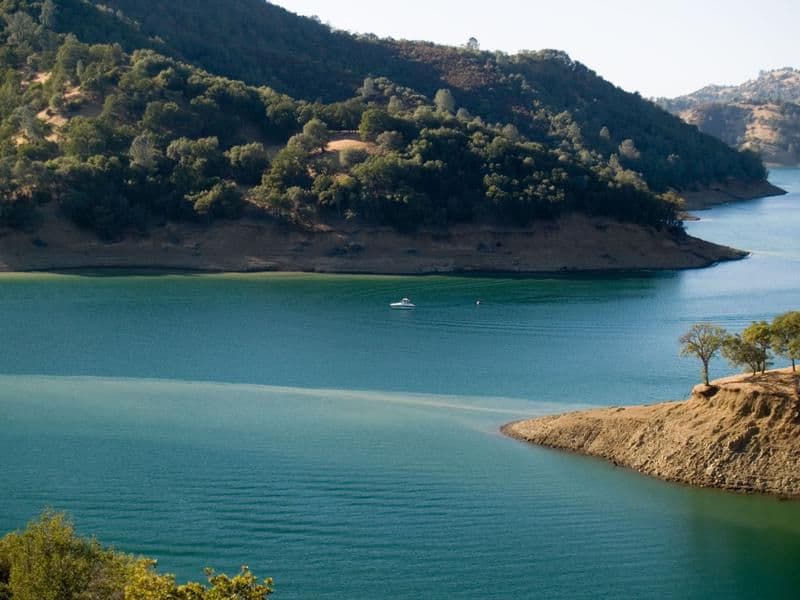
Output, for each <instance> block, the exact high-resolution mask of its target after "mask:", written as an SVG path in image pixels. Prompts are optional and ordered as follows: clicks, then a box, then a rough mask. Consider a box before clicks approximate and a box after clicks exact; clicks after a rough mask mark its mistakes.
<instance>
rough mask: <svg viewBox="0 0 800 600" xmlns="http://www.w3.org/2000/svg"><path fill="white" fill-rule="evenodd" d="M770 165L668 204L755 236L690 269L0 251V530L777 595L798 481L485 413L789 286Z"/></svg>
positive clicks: (559, 397)
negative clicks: (605, 444)
mask: <svg viewBox="0 0 800 600" xmlns="http://www.w3.org/2000/svg"><path fill="white" fill-rule="evenodd" d="M771 179H772V181H773V182H774V183H776V184H777V185H779V186H781V187H783V188H785V189H787V190H789V191H790V192H791V193H790V194H789V195H786V196H783V197H778V198H768V199H762V200H755V201H751V202H742V203H735V204H730V205H727V206H723V207H719V208H715V209H712V210H708V211H702V212H701V213H698V214H699V216H701V218H702V220H701V221H698V222H693V223H690V224H689V225H688V229H689V231H690V232H691V233H693V234H695V235H699V236H701V237H705V238H707V239H710V240H713V241H716V242H720V243H726V244H729V245H733V246H736V247H739V248H743V249H746V250H749V251H751V252H752V253H753V254H752V256H751V257H750V258H748V259H747V260H744V261H739V262H734V263H725V264H721V265H718V266H716V267H713V268H710V269H703V270H696V271H685V272H661V273H655V272H654V273H630V274H622V275H613V276H612V275H581V276H564V277H549V278H480V277H421V278H401V277H352V276H322V275H319V276H317V275H298V274H264V275H219V276H217V275H133V276H127V277H112V276H106V275H103V274H84V275H81V276H78V275H3V276H0V315H1V316H2V319H0V339H2V340H3V352H2V353H1V354H0V423H2V427H0V457H2V458H1V459H0V531H7V530H10V529H14V528H18V527H22V526H24V524H25V523H26V521H27V520H29V519H31V518H33V517H35V516H36V515H37V514H38V513H39V512H40V511H41V510H42V509H43V508H44V507H46V506H51V507H54V508H56V509H59V510H66V511H68V512H69V513H70V514H71V515H72V516H73V517H74V519H75V521H76V523H77V526H78V529H79V531H80V532H81V533H82V534H87V535H96V536H97V537H98V538H99V539H101V540H102V541H103V542H105V543H109V544H113V545H114V546H115V547H116V548H118V549H120V550H124V551H127V552H132V553H137V554H145V555H148V556H152V557H154V558H157V559H158V560H159V565H160V568H161V569H162V570H164V571H168V572H174V573H176V574H177V575H178V577H179V579H182V580H185V579H188V578H193V579H202V569H203V567H204V566H207V565H208V566H214V567H216V568H217V569H219V570H227V571H229V572H230V571H235V570H237V569H238V567H239V565H241V564H248V565H249V566H250V567H251V568H252V569H253V570H254V571H255V572H256V573H257V574H258V575H260V576H264V577H265V576H273V577H274V578H275V579H276V587H277V593H276V595H275V596H274V597H275V598H278V599H298V598H322V599H328V598H329V599H333V598H337V599H338V598H349V599H351V600H355V599H364V600H367V599H373V598H395V599H402V598H409V599H411V598H431V599H449V598H466V597H480V598H498V599H499V598H527V597H547V598H563V599H575V598H596V597H620V598H633V597H641V598H651V597H661V598H708V597H726V598H752V597H760V598H786V597H792V596H794V595H796V593H797V589H798V587H800V568H798V565H799V564H800V503H797V502H780V501H778V500H776V499H773V498H766V497H755V496H754V497H746V496H738V495H735V494H729V493H724V492H718V491H713V490H696V489H691V488H688V487H684V486H679V485H673V484H667V483H663V482H660V481H657V480H654V479H650V478H647V477H643V476H640V475H637V474H635V473H633V472H629V471H626V470H622V469H615V468H613V466H611V465H610V464H607V463H605V462H603V461H599V460H595V459H590V458H584V457H579V456H573V455H569V454H562V453H558V452H554V451H550V450H545V449H540V448H536V447H533V446H528V445H524V444H521V443H519V442H516V441H513V440H509V439H506V438H504V437H503V436H501V435H500V434H499V433H498V428H499V427H500V426H501V425H502V424H503V423H505V422H508V421H511V420H514V419H519V418H524V417H529V416H535V415H541V414H548V413H553V412H563V411H566V410H571V409H576V408H581V407H586V406H607V405H623V404H637V403H638V404H641V403H649V402H655V401H662V400H669V399H680V398H683V397H686V396H687V395H688V393H689V391H690V390H691V387H692V386H693V385H694V384H695V383H696V382H698V381H699V376H700V375H699V364H697V363H696V362H695V361H691V360H688V359H682V358H680V357H679V356H678V343H677V338H678V337H679V336H680V334H681V333H683V332H684V331H685V330H686V329H688V328H689V327H690V326H691V324H692V323H694V322H696V321H701V320H711V321H714V322H716V323H719V324H721V325H723V326H725V327H727V328H730V329H734V330H735V329H740V328H743V327H744V326H746V325H747V324H749V322H750V321H752V320H756V319H762V318H765V319H769V318H772V317H773V316H774V315H775V314H777V313H779V312H783V311H786V310H790V309H797V308H800V236H798V235H797V231H798V230H800V211H798V202H800V170H797V169H782V170H776V171H774V172H773V173H772V178H771ZM403 296H409V297H411V298H412V299H413V300H414V302H415V303H416V304H417V305H418V306H419V308H418V309H417V310H416V311H390V310H389V309H388V304H389V303H390V302H392V301H396V300H398V299H400V298H401V297H403ZM477 299H480V300H481V301H482V303H481V304H480V305H476V300H477ZM728 373H730V369H729V367H728V366H727V365H725V364H724V363H723V362H722V361H717V362H715V363H714V364H713V365H712V376H722V375H725V374H728Z"/></svg>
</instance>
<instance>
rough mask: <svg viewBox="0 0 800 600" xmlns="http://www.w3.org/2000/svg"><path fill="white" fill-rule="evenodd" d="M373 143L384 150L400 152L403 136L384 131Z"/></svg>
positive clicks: (403, 143)
mask: <svg viewBox="0 0 800 600" xmlns="http://www.w3.org/2000/svg"><path fill="white" fill-rule="evenodd" d="M375 141H376V142H377V143H378V145H379V146H380V147H381V148H383V149H384V150H393V151H396V150H401V149H402V148H403V146H404V145H405V142H404V140H403V134H402V133H400V132H399V131H384V132H383V133H382V134H380V135H379V136H378V137H377V138H376V139H375Z"/></svg>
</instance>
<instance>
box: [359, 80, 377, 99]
mask: <svg viewBox="0 0 800 600" xmlns="http://www.w3.org/2000/svg"><path fill="white" fill-rule="evenodd" d="M358 91H359V92H360V93H361V97H362V98H364V99H365V100H369V99H370V98H372V97H373V96H375V95H377V93H378V90H377V88H376V87H375V80H374V79H373V78H372V77H367V78H365V79H364V85H362V86H361V88H360V89H359V90H358Z"/></svg>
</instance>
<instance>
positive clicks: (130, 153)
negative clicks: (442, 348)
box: [0, 0, 765, 258]
mask: <svg viewBox="0 0 800 600" xmlns="http://www.w3.org/2000/svg"><path fill="white" fill-rule="evenodd" d="M0 16H2V18H3V21H4V22H5V28H4V30H3V32H2V38H3V41H4V45H3V49H2V52H0V64H2V66H3V80H2V85H0V192H1V193H0V225H5V226H7V227H15V228H18V229H22V230H26V231H35V230H36V229H37V227H41V226H42V223H43V222H44V221H46V220H47V219H51V220H52V219H53V218H56V219H57V218H62V217H65V218H67V219H70V220H71V221H72V222H73V223H74V224H75V225H77V226H78V227H81V228H83V229H86V230H89V231H92V232H94V233H96V234H97V235H98V236H99V237H100V238H102V239H104V240H106V241H116V240H120V239H123V238H125V237H128V236H132V235H133V236H147V235H148V234H149V233H150V232H152V231H153V230H154V228H161V229H162V230H163V228H164V227H165V226H166V225H168V224H169V223H180V222H185V223H193V224H198V225H202V226H204V227H210V226H212V224H213V223H215V222H218V221H220V220H231V219H239V218H245V219H249V220H255V221H258V220H266V221H269V222H272V223H278V224H282V225H285V226H288V227H290V228H294V229H295V230H301V231H321V230H332V229H335V230H344V229H347V228H351V227H353V226H359V225H363V226H369V227H390V228H393V229H395V230H397V231H401V232H412V231H415V230H417V229H419V228H427V229H429V230H433V229H439V230H448V229H449V228H452V227H454V226H456V225H462V224H463V225H469V226H483V225H489V226H491V227H495V228H504V227H505V228H508V227H511V228H513V227H517V228H524V227H527V226H529V225H530V224H531V223H533V222H535V221H539V220H556V219H559V218H561V217H565V216H567V215H569V214H571V213H582V214H584V215H588V216H589V217H598V218H600V217H603V218H607V217H610V218H613V219H617V220H621V221H624V222H628V223H634V224H637V225H639V226H642V227H650V228H654V229H655V230H660V231H666V232H668V233H669V235H670V236H672V238H673V240H677V239H678V238H680V236H681V235H682V233H681V224H680V221H679V214H680V202H679V196H678V194H677V193H676V192H677V191H682V190H694V191H697V190H702V189H707V188H708V187H710V186H722V187H725V186H727V185H732V184H736V185H739V186H742V185H743V186H745V187H747V186H748V185H751V184H753V185H756V186H758V184H760V183H763V181H764V177H765V171H764V168H763V165H762V164H761V163H760V161H759V160H758V159H757V158H756V157H755V156H754V155H752V154H750V153H747V152H745V153H740V152H736V151H733V150H731V149H730V148H728V147H727V146H726V145H725V144H723V143H721V142H719V141H717V140H715V139H713V138H712V137H710V136H706V135H703V134H700V133H698V132H697V130H696V129H695V128H693V127H690V126H688V125H685V124H683V123H681V122H680V121H679V120H678V119H676V118H675V117H672V116H670V115H669V114H667V113H666V112H664V111H663V110H661V109H659V108H657V107H655V106H653V105H652V104H651V103H649V102H647V101H644V100H642V99H641V98H639V97H638V96H636V95H632V94H627V93H625V92H623V91H622V90H620V89H618V88H616V87H614V86H613V85H611V84H609V83H608V82H606V81H604V80H602V79H601V78H599V77H597V76H596V75H595V74H594V73H593V72H592V71H591V70H589V69H588V68H587V67H585V66H583V65H581V64H579V63H576V62H574V61H572V60H571V59H570V58H569V57H568V56H566V55H565V54H563V53H560V52H555V51H542V52H535V53H531V52H525V53H521V54H518V55H514V56H508V55H503V54H495V53H486V52H480V51H478V50H477V49H475V48H471V49H465V48H448V47H443V46H436V45H434V44H429V43H423V42H398V41H394V40H380V39H377V38H374V37H369V36H367V37H356V36H352V35H350V34H347V33H343V32H336V31H332V30H331V29H329V28H328V27H326V26H324V25H321V24H319V23H317V22H315V21H313V20H311V19H305V18H301V17H297V16H295V15H292V14H291V13H288V12H286V11H284V10H282V9H279V8H277V7H275V6H272V5H270V4H267V3H264V2H262V1H261V0H231V1H230V2H226V3H209V2H199V1H190V0H182V1H176V2H161V1H156V0H149V1H147V2H144V1H142V0H138V1H134V0H119V1H109V2H105V3H102V4H101V3H98V2H91V1H89V0H2V1H0ZM210 69H213V70H214V72H211V71H210ZM235 77H241V78H246V79H247V82H245V81H242V80H238V79H234V78H235ZM52 206H56V207H57V210H52ZM32 239H33V241H34V242H35V244H34V246H35V247H37V248H40V247H41V243H40V242H42V243H45V244H46V243H47V240H39V241H36V238H35V237H34V238H32ZM28 250H29V248H28ZM25 251H26V250H25V249H21V248H20V249H17V250H16V252H18V253H20V252H21V253H24V252H25ZM723 256H726V253H725V252H722V253H721V254H720V255H719V257H720V258H721V257H723Z"/></svg>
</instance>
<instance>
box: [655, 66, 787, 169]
mask: <svg viewBox="0 0 800 600" xmlns="http://www.w3.org/2000/svg"><path fill="white" fill-rule="evenodd" d="M659 104H661V105H662V106H663V107H664V108H666V109H667V110H670V111H672V112H673V113H675V114H677V115H678V116H680V117H681V119H683V120H684V121H686V122H687V123H690V124H692V125H695V126H697V127H698V128H699V129H700V130H701V131H703V132H704V133H707V134H709V135H713V136H715V137H717V138H719V139H721V140H722V141H724V142H725V143H726V144H729V145H730V146H732V147H734V148H739V149H745V150H751V151H753V152H756V153H758V154H759V155H760V156H761V157H762V158H763V159H764V160H765V161H766V162H768V163H770V164H778V165H790V166H794V165H798V164H800V71H798V70H797V69H791V68H785V69H777V70H774V71H765V72H762V73H761V74H760V75H759V77H758V78H756V79H753V80H750V81H747V82H745V83H743V84H741V85H738V86H708V87H705V88H703V89H701V90H698V91H696V92H694V93H692V94H688V95H686V96H681V97H679V98H674V99H660V100H659Z"/></svg>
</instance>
